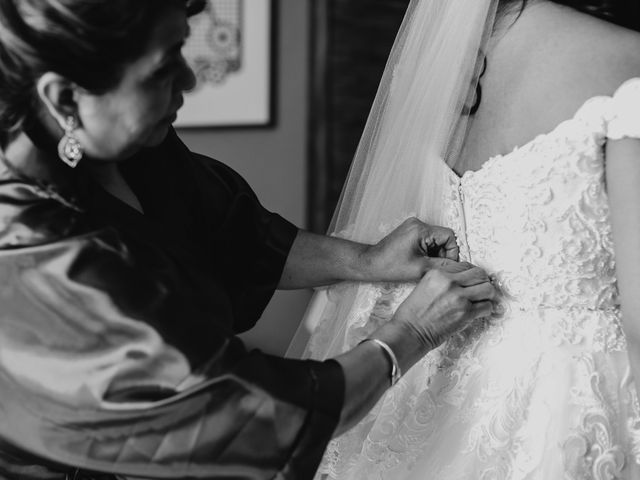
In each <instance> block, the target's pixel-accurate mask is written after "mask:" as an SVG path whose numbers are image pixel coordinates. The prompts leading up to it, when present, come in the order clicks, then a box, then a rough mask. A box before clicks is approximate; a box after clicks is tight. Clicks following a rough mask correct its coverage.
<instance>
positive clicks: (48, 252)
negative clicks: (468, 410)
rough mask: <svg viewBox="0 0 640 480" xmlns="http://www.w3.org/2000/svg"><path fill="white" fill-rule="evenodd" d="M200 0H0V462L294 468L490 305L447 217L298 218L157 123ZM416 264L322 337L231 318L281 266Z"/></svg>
mask: <svg viewBox="0 0 640 480" xmlns="http://www.w3.org/2000/svg"><path fill="white" fill-rule="evenodd" d="M193 9H194V6H193V5H189V4H187V5H185V2H184V0H91V1H88V0H48V1H46V2H43V1H41V0H2V1H1V2H0V122H1V123H2V130H1V140H2V154H1V155H0V159H1V162H0V277H1V279H2V283H1V287H0V296H1V297H2V298H1V300H0V304H1V305H2V311H1V313H0V391H1V392H2V399H1V401H0V439H1V440H2V444H1V446H0V450H1V451H2V452H3V453H2V454H1V455H0V475H3V476H6V477H8V478H20V479H29V478H81V477H83V478H84V477H86V478H94V477H95V478H97V477H98V476H99V475H101V474H118V475H127V476H129V475H130V476H136V477H145V478H149V477H153V478H186V477H188V478H232V477H233V478H274V477H278V478H306V477H309V476H310V475H312V474H313V472H314V470H315V468H316V466H317V463H318V461H319V459H320V457H321V454H322V452H323V450H324V448H325V445H326V443H327V441H328V440H329V439H330V437H331V436H332V435H334V434H336V433H339V432H342V431H344V430H345V429H347V428H349V426H350V425H352V424H354V422H356V421H357V420H358V419H359V418H361V417H362V415H364V413H365V412H366V411H367V410H368V409H369V408H371V406H372V405H373V404H374V402H375V401H376V400H377V399H378V398H379V397H380V396H381V395H382V393H383V392H384V391H385V390H386V388H387V387H388V386H389V384H390V383H393V382H395V381H396V380H397V378H398V377H399V376H400V373H401V371H406V370H407V369H408V368H409V367H410V366H411V365H413V364H414V363H415V362H416V361H417V360H418V359H419V358H421V357H422V356H423V355H424V354H425V353H426V352H428V351H429V350H430V349H432V348H434V347H435V346H437V345H438V344H439V343H440V342H441V341H442V339H443V338H444V337H445V336H447V335H448V334H450V333H452V332H454V331H456V330H458V329H459V328H461V327H462V326H464V325H465V324H466V323H467V322H469V321H470V320H472V319H474V318H476V317H478V316H481V315H485V314H487V313H488V312H489V311H490V309H491V302H490V300H491V299H492V297H493V294H494V293H493V292H494V290H493V288H492V287H491V286H490V284H489V282H488V279H487V277H486V275H485V273H484V272H483V271H482V270H480V269H477V268H473V267H471V266H470V265H468V264H458V263H457V262H455V261H454V260H453V259H455V258H457V247H456V245H455V240H454V238H453V236H452V234H451V232H450V231H448V230H444V229H439V228H432V227H428V226H426V225H424V224H422V223H420V222H418V221H417V220H410V221H407V222H405V223H404V224H402V225H401V226H400V227H399V228H398V229H396V230H395V231H394V232H392V233H391V234H390V235H389V236H387V237H386V238H385V239H383V240H382V241H381V242H380V243H378V244H376V245H372V246H367V245H361V244H357V243H352V242H347V241H343V240H338V239H330V238H327V237H323V236H318V235H312V234H309V233H306V232H303V231H300V230H298V229H297V228H296V227H294V226H293V225H291V224H290V223H288V222H287V221H286V220H284V219H283V218H281V217H280V216H278V215H276V214H273V213H270V212H268V211H266V210H265V209H264V208H263V207H262V206H261V205H260V203H259V202H258V200H257V199H256V197H255V195H254V193H253V192H252V191H251V189H250V188H249V187H248V185H247V184H246V183H245V182H244V181H243V180H242V178H240V177H239V176H238V175H237V174H236V173H235V172H233V171H232V170H231V169H229V168H228V167H226V166H224V165H222V164H220V163H218V162H216V161H214V160H211V159H208V158H204V157H202V156H200V155H197V154H194V153H192V152H190V151H189V150H188V149H187V148H185V146H184V145H183V144H182V143H181V142H180V141H179V139H178V138H177V137H176V135H175V133H174V132H173V131H172V130H171V127H170V125H171V123H172V121H173V120H174V119H175V115H176V111H177V110H178V109H179V108H180V106H181V104H182V92H183V91H184V90H185V89H188V88H189V87H191V86H192V84H193V75H192V73H191V71H190V70H189V68H188V67H187V65H186V64H185V61H184V58H183V57H182V55H181V47H182V45H183V43H184V40H185V38H186V36H187V35H188V25H187V15H188V13H189V10H191V11H193ZM213 108H215V106H213ZM432 252H433V253H434V254H435V256H436V257H439V258H435V259H433V258H432V259H429V258H426V256H425V255H426V254H427V253H432ZM435 266H438V267H441V268H440V269H435V268H432V267H435ZM425 271H427V274H426V275H425V276H424V278H423V280H422V281H421V282H420V283H419V285H418V287H417V289H416V291H415V293H414V294H413V295H411V296H410V297H409V298H408V299H407V301H405V303H404V304H403V306H402V307H401V308H400V310H399V311H398V313H397V314H396V316H395V318H394V319H393V321H391V322H390V323H389V324H387V325H386V326H385V327H383V328H381V329H380V330H378V331H376V332H375V333H374V335H372V337H371V338H370V339H369V340H370V341H365V342H364V343H362V344H361V345H359V346H357V347H356V348H354V349H353V350H351V351H350V352H347V353H346V354H344V355H342V356H340V357H338V358H336V359H331V360H327V361H325V362H312V361H295V360H285V359H282V358H276V357H272V356H268V355H263V354H261V353H259V352H249V351H247V350H246V349H245V348H244V346H243V345H242V343H241V342H240V341H239V340H237V339H236V338H235V337H234V335H235V333H237V332H239V331H243V330H246V329H248V328H250V327H251V326H252V325H253V324H254V323H255V321H256V320H257V319H258V317H259V316H260V314H261V312H262V310H263V308H264V307H265V305H266V303H267V302H268V301H269V299H270V297H271V295H272V293H273V291H274V289H275V288H277V287H280V288H296V287H306V286H314V285H321V284H326V283H330V282H334V281H339V280H359V279H367V280H374V281H375V280H410V279H418V278H419V277H420V276H421V275H422V274H423V273H424V272H425ZM88 472H92V473H88Z"/></svg>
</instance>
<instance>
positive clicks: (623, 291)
mask: <svg viewBox="0 0 640 480" xmlns="http://www.w3.org/2000/svg"><path fill="white" fill-rule="evenodd" d="M606 158H607V162H606V178H607V191H608V195H609V204H610V211H611V223H612V228H613V240H614V248H615V252H616V275H617V279H618V288H619V290H620V296H621V301H622V317H623V328H624V332H625V334H626V337H627V344H628V349H629V361H630V364H631V371H632V374H633V376H634V378H635V379H636V388H638V387H640V139H635V138H623V139H620V140H609V141H608V143H607V149H606Z"/></svg>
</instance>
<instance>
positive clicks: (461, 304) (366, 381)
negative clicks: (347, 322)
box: [336, 263, 496, 435]
mask: <svg viewBox="0 0 640 480" xmlns="http://www.w3.org/2000/svg"><path fill="white" fill-rule="evenodd" d="M455 265H457V266H458V269H459V271H458V272H457V273H448V272H445V271H443V270H441V269H433V270H430V271H429V272H427V274H426V275H425V276H424V277H423V278H422V280H421V281H420V282H419V283H418V285H417V287H416V288H415V290H414V291H413V292H412V293H411V294H410V295H409V296H408V297H407V299H406V300H405V301H404V302H403V303H402V304H401V305H400V307H399V308H398V310H397V311H396V314H395V315H394V317H393V319H392V320H391V321H390V322H388V323H386V324H384V325H383V326H382V327H380V328H379V329H378V330H376V331H375V332H374V333H373V335H372V337H371V338H375V339H378V340H381V341H383V342H384V343H386V344H387V345H388V346H389V348H391V350H392V351H393V352H394V355H395V357H396V359H397V361H398V366H399V368H400V370H401V371H402V372H406V371H407V370H409V369H410V368H411V367H412V366H413V365H414V364H415V363H416V362H417V361H418V360H420V359H421V358H422V357H423V356H424V355H426V354H427V353H428V352H429V351H431V350H432V349H434V348H436V347H437V346H438V345H440V344H441V343H442V342H443V341H444V340H445V339H446V338H447V337H449V336H451V335H453V334H455V333H456V332H458V331H460V330H462V329H463V328H465V327H466V326H467V325H469V324H470V323H471V322H472V321H473V320H475V319H477V318H479V317H483V316H487V315H489V314H490V313H491V310H492V300H493V299H494V298H495V296H496V291H495V289H494V287H493V285H491V283H490V282H489V276H488V275H487V274H486V273H485V272H484V270H482V269H480V268H478V267H474V266H473V265H471V264H469V263H456V264H455ZM336 360H337V361H338V362H339V363H340V364H341V365H342V368H343V371H344V374H345V382H346V384H345V402H344V406H343V409H342V415H341V417H340V424H339V425H338V428H337V430H336V435H337V434H340V433H343V432H344V431H346V430H347V429H348V428H350V427H351V426H352V425H354V424H355V423H356V422H357V421H359V420H360V419H361V418H362V417H363V416H364V415H365V414H366V413H367V412H368V411H369V410H370V409H371V408H372V407H373V406H374V405H375V403H376V402H377V401H378V399H379V398H380V396H381V395H382V394H383V393H384V392H385V391H386V389H387V388H389V383H390V365H389V358H388V356H387V354H386V353H385V352H384V351H382V349H381V348H380V347H379V346H378V345H375V344H374V343H373V342H365V343H362V344H360V345H358V346H357V347H355V348H353V349H352V350H350V351H348V352H347V353H344V354H342V355H340V356H339V357H337V358H336Z"/></svg>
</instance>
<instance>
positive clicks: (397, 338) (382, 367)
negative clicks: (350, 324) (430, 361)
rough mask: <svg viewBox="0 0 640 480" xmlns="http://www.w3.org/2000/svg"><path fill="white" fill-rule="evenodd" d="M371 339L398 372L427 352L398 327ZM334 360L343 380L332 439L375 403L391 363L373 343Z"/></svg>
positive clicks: (385, 329)
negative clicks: (391, 356) (393, 358)
mask: <svg viewBox="0 0 640 480" xmlns="http://www.w3.org/2000/svg"><path fill="white" fill-rule="evenodd" d="M371 338H376V339H378V340H382V341H383V342H384V343H386V344H387V345H388V346H389V347H390V348H391V349H392V350H393V352H394V354H395V356H396V359H397V361H398V366H399V367H400V369H401V371H402V372H406V371H407V370H409V369H410V368H411V367H412V366H413V364H414V363H416V362H417V361H418V360H419V359H420V358H422V356H424V355H425V354H426V353H427V351H428V348H426V347H425V346H424V345H423V344H421V343H420V342H419V341H417V340H416V339H415V337H414V336H413V335H412V334H411V333H410V332H409V331H407V330H405V329H404V328H403V327H402V326H401V325H400V324H399V323H396V322H393V321H392V322H390V323H388V324H386V325H384V326H383V327H381V328H380V329H378V330H377V331H376V332H375V333H374V334H373V335H372V336H371ZM336 360H337V361H338V362H339V363H340V365H341V366H342V369H343V371H344V376H345V399H344V405H343V408H342V414H341V416H340V422H339V423H338V426H337V428H336V432H335V435H340V434H342V433H344V432H345V431H346V430H348V429H349V428H351V427H353V426H354V425H355V424H356V423H358V421H360V420H361V419H362V418H363V417H364V416H365V415H366V414H367V412H369V411H370V410H371V409H372V408H373V406H374V405H375V404H376V403H377V402H378V400H379V399H380V397H382V395H383V394H384V393H385V392H386V391H387V389H388V388H389V387H390V385H391V363H390V360H389V356H388V355H387V354H386V352H385V351H384V350H383V349H382V348H381V347H380V346H379V345H377V344H375V343H374V342H364V343H361V344H360V345H358V346H357V347H355V348H353V349H352V350H350V351H349V352H347V353H345V354H343V355H340V356H339V357H337V358H336Z"/></svg>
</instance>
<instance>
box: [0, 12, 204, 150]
mask: <svg viewBox="0 0 640 480" xmlns="http://www.w3.org/2000/svg"><path fill="white" fill-rule="evenodd" d="M171 2H174V3H180V4H182V5H185V6H186V8H187V11H188V13H189V14H193V13H197V12H198V11H199V10H202V8H203V6H204V5H203V4H204V2H203V1H202V0H196V1H194V0H191V1H189V0H1V1H0V132H1V133H2V134H3V135H1V136H3V137H5V136H8V135H9V134H10V132H12V131H16V130H18V129H20V128H21V127H22V126H23V125H24V123H25V122H26V121H29V120H30V119H31V118H32V115H33V114H34V113H35V107H36V105H37V103H36V99H37V93H36V88H35V84H36V80H37V79H38V78H39V76H40V75H42V74H43V73H45V72H48V71H53V72H56V73H58V74H60V75H62V76H64V77H65V78H68V79H69V80H71V81H73V82H74V83H76V84H77V85H79V86H80V87H82V88H84V89H86V90H87V91H89V92H92V93H97V94H99V93H103V92H106V91H108V90H109V89H111V88H113V87H115V86H116V85H117V84H118V83H119V81H120V79H121V78H122V74H123V71H124V68H125V66H126V65H127V64H128V63H130V62H132V61H133V60H135V59H136V58H137V57H139V56H140V55H141V54H142V51H143V49H144V47H145V44H146V41H147V38H148V36H149V34H150V32H151V29H152V27H153V23H154V20H155V18H156V17H157V15H158V11H161V10H162V7H163V6H165V5H167V4H169V3H171ZM5 138H6V137H5Z"/></svg>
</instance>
